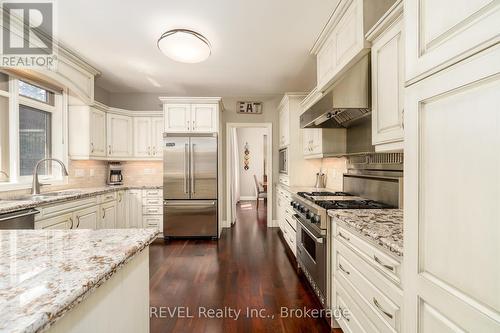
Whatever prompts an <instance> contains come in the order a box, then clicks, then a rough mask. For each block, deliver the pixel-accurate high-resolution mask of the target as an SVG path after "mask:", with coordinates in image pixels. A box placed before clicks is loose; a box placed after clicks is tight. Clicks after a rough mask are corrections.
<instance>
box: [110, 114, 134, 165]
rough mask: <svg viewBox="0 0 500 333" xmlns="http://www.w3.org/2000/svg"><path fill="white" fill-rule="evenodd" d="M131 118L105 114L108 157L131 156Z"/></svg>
mask: <svg viewBox="0 0 500 333" xmlns="http://www.w3.org/2000/svg"><path fill="white" fill-rule="evenodd" d="M132 137H133V126H132V118H131V117H128V116H123V115H118V114H112V113H108V114H107V143H108V157H111V158H113V157H119V158H123V157H131V156H132Z"/></svg>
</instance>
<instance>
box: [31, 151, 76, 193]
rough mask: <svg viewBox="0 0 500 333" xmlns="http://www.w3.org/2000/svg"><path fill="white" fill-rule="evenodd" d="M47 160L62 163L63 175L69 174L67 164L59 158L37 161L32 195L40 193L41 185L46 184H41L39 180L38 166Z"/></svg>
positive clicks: (34, 169)
mask: <svg viewBox="0 0 500 333" xmlns="http://www.w3.org/2000/svg"><path fill="white" fill-rule="evenodd" d="M45 161H54V162H57V163H59V164H60V165H61V169H62V172H63V175H64V176H67V175H68V170H67V169H66V166H65V165H64V163H63V162H62V161H61V160H59V159H57V158H44V159H41V160H40V161H38V162H36V164H35V167H34V168H33V185H32V186H31V194H32V195H35V194H40V185H44V184H40V182H39V181H38V166H39V165H40V164H41V163H42V162H45Z"/></svg>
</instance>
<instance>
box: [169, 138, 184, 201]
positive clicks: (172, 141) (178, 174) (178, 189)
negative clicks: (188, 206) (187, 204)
mask: <svg viewBox="0 0 500 333" xmlns="http://www.w3.org/2000/svg"><path fill="white" fill-rule="evenodd" d="M189 145H190V144H189V137H166V138H165V140H164V142H163V191H164V194H163V196H164V199H189V193H190V182H189V150H190V146H189Z"/></svg>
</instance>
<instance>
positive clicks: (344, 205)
mask: <svg viewBox="0 0 500 333" xmlns="http://www.w3.org/2000/svg"><path fill="white" fill-rule="evenodd" d="M314 203H315V204H316V205H318V206H320V207H321V208H324V209H389V208H394V207H392V206H390V205H386V204H384V203H381V202H378V201H373V200H316V201H314Z"/></svg>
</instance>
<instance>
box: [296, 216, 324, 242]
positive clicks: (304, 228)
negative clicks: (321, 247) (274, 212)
mask: <svg viewBox="0 0 500 333" xmlns="http://www.w3.org/2000/svg"><path fill="white" fill-rule="evenodd" d="M293 218H294V219H295V221H297V222H298V223H299V224H300V226H301V228H300V229H302V230H304V231H305V232H306V234H308V235H309V236H311V237H312V238H313V239H314V241H315V242H316V243H323V238H318V237H316V236H314V235H313V234H312V232H310V231H309V230H307V227H306V226H305V224H304V223H302V221H300V219H298V218H297V217H295V215H294V216H293Z"/></svg>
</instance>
